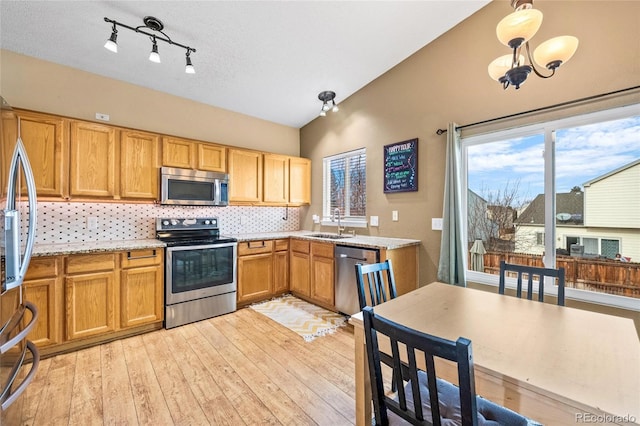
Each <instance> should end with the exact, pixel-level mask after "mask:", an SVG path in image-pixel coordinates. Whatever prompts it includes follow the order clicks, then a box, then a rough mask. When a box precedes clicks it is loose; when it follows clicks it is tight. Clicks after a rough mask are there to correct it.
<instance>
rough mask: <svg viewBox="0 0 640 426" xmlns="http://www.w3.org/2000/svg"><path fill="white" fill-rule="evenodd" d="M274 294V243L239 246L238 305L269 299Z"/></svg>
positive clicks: (254, 242) (249, 242)
mask: <svg viewBox="0 0 640 426" xmlns="http://www.w3.org/2000/svg"><path fill="white" fill-rule="evenodd" d="M272 294H273V241H269V240H265V241H244V242H241V243H239V244H238V296H237V297H238V304H240V305H242V304H247V303H250V302H254V301H258V300H262V299H267V298H269V297H271V295H272Z"/></svg>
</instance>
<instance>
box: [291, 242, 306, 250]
mask: <svg viewBox="0 0 640 426" xmlns="http://www.w3.org/2000/svg"><path fill="white" fill-rule="evenodd" d="M291 251H297V252H298V253H309V241H305V240H291Z"/></svg>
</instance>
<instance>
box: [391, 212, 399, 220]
mask: <svg viewBox="0 0 640 426" xmlns="http://www.w3.org/2000/svg"><path fill="white" fill-rule="evenodd" d="M391 220H393V221H394V222H397V221H398V210H394V211H392V212H391Z"/></svg>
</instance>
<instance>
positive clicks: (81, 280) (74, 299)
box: [65, 271, 116, 340]
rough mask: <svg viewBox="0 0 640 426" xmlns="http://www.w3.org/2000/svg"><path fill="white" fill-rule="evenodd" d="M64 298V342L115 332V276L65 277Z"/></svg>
mask: <svg viewBox="0 0 640 426" xmlns="http://www.w3.org/2000/svg"><path fill="white" fill-rule="evenodd" d="M65 296H66V297H65V299H66V305H67V306H66V312H67V339H69V340H71V339H80V338H83V337H89V336H94V335H97V334H102V333H107V332H110V331H114V330H115V324H116V322H115V311H114V307H115V272H113V271H109V272H95V273H88V274H80V275H70V276H67V277H66V278H65Z"/></svg>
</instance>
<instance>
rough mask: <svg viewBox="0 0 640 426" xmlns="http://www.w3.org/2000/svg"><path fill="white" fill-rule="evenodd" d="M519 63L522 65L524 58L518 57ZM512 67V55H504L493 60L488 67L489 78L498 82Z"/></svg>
mask: <svg viewBox="0 0 640 426" xmlns="http://www.w3.org/2000/svg"><path fill="white" fill-rule="evenodd" d="M518 61H519V63H524V56H522V55H520V56H519V57H518ZM512 66H513V55H504V56H500V57H499V58H496V59H494V60H493V61H492V62H491V63H490V64H489V67H488V71H489V76H491V78H492V79H494V80H495V81H500V78H502V77H504V75H505V74H506V73H507V71H509V70H510V69H511V67H512Z"/></svg>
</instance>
